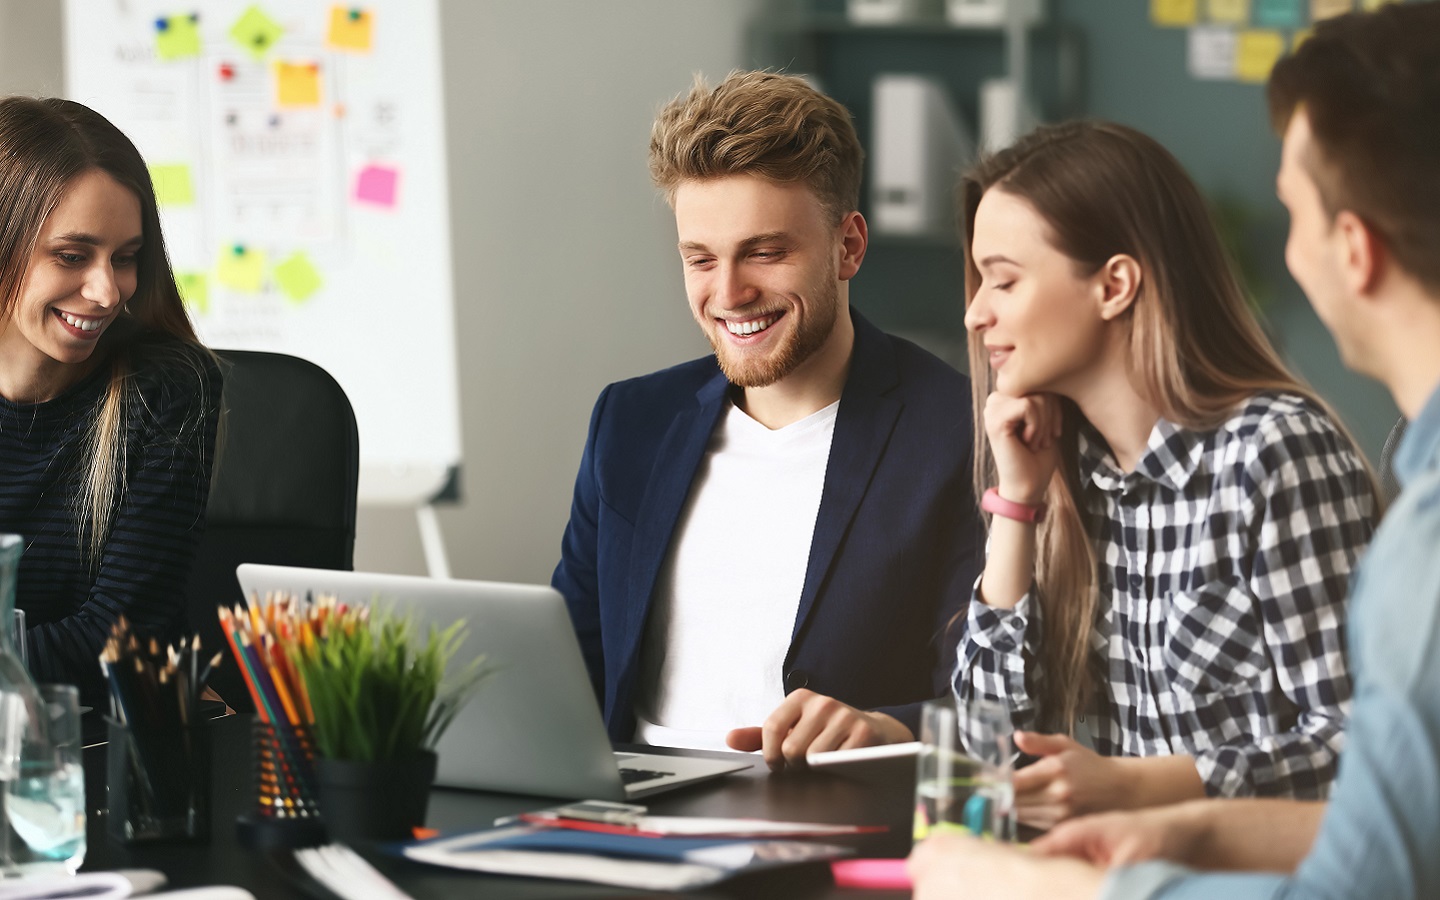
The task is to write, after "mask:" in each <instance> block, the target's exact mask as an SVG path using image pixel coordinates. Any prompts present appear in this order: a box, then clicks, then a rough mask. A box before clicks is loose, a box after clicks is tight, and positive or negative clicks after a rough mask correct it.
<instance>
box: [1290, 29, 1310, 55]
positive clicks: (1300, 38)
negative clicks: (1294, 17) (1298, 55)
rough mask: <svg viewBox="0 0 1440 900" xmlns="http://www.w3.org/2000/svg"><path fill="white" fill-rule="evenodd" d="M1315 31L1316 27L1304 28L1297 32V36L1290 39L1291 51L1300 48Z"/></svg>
mask: <svg viewBox="0 0 1440 900" xmlns="http://www.w3.org/2000/svg"><path fill="white" fill-rule="evenodd" d="M1314 33H1315V29H1313V28H1302V29H1301V30H1299V31H1297V32H1295V36H1294V37H1293V38H1291V39H1290V52H1291V53H1294V52H1295V51H1296V50H1299V49H1300V45H1301V44H1303V43H1305V42H1306V41H1307V40H1309V39H1310V36H1311V35H1312V34H1314Z"/></svg>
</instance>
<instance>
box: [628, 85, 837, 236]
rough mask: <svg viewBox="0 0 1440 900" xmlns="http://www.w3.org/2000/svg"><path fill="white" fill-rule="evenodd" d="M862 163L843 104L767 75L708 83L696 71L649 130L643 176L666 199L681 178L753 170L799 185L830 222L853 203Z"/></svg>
mask: <svg viewBox="0 0 1440 900" xmlns="http://www.w3.org/2000/svg"><path fill="white" fill-rule="evenodd" d="M864 160H865V151H864V150H862V149H861V148H860V139H859V138H858V137H856V135H855V126H854V124H853V123H852V122H851V121H850V113H849V111H848V110H846V109H845V107H844V106H841V105H840V104H839V103H837V102H835V101H834V100H832V99H831V98H829V97H827V96H825V95H824V94H822V93H820V92H819V91H817V90H815V89H814V88H813V87H811V86H810V85H809V83H807V82H806V81H805V80H804V79H803V78H798V77H796V76H793V75H780V74H777V73H775V72H740V71H736V72H731V73H730V74H729V75H728V76H727V77H726V78H725V80H724V81H722V82H720V84H718V85H716V86H715V87H714V88H711V87H710V86H709V85H707V84H706V83H705V79H704V78H703V77H702V76H699V75H697V76H696V77H695V84H694V85H693V86H692V87H691V88H690V93H689V94H686V95H682V96H679V97H676V98H675V99H674V100H672V101H671V102H670V103H668V104H666V106H665V108H664V109H662V110H660V114H659V116H657V117H656V119H655V127H654V128H653V129H652V130H651V132H650V175H651V177H652V178H653V179H654V180H655V184H656V186H657V187H659V188H660V189H661V190H662V191H664V192H665V199H666V200H667V201H669V202H670V203H672V204H673V203H674V200H675V189H676V188H677V187H679V186H680V184H681V182H685V181H704V180H706V179H710V178H721V177H723V176H726V175H755V176H757V177H759V178H763V179H765V180H767V181H773V182H781V183H791V182H801V183H803V184H805V185H806V186H807V187H809V188H810V190H812V191H814V193H815V196H816V197H817V198H818V199H819V200H820V203H821V205H822V206H823V207H824V208H825V210H826V211H827V212H828V213H829V214H830V215H831V216H832V217H833V219H834V221H835V222H836V223H838V222H839V221H840V220H841V219H842V218H844V217H845V216H846V215H847V214H848V213H850V212H851V211H853V210H855V209H857V208H858V207H859V205H860V174H861V167H862V165H863V163H864Z"/></svg>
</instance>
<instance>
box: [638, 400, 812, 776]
mask: <svg viewBox="0 0 1440 900" xmlns="http://www.w3.org/2000/svg"><path fill="white" fill-rule="evenodd" d="M839 408H840V402H839V401H838V400H837V401H836V402H834V403H832V404H830V405H829V406H827V407H825V408H824V409H822V410H820V411H819V412H817V413H814V414H813V415H810V416H807V417H806V418H804V419H801V420H800V421H798V422H795V423H792V424H790V425H787V426H785V427H784V428H780V429H776V430H774V431H771V430H770V429H768V428H766V427H765V426H764V425H761V424H760V423H759V422H756V421H755V420H754V419H752V418H750V417H749V416H748V415H746V414H745V413H744V412H742V411H741V410H740V409H738V408H736V407H735V405H734V404H733V403H731V404H727V408H726V410H725V412H724V413H723V414H722V416H721V420H720V423H719V424H718V425H717V426H716V428H715V432H714V433H713V434H712V435H711V436H710V444H709V446H708V447H707V448H706V453H705V458H704V459H703V460H702V461H701V463H700V468H699V470H698V471H697V472H696V475H695V481H694V482H693V484H692V486H691V488H690V496H689V498H688V499H687V500H686V502H685V508H684V510H683V511H682V512H681V514H680V520H679V522H678V523H677V524H676V528H675V538H674V540H673V541H671V543H670V551H669V553H668V554H667V555H666V558H665V563H664V566H663V567H662V568H661V570H660V575H659V578H658V580H657V582H656V585H655V605H654V608H653V609H652V610H651V613H650V621H649V624H648V626H647V628H646V631H645V638H644V641H643V643H642V645H641V651H640V653H641V655H640V665H641V668H640V685H639V690H638V691H637V692H636V702H635V714H636V722H637V724H636V729H635V740H636V741H637V742H639V743H644V744H653V745H658V746H667V747H696V748H702V749H718V750H725V749H728V747H727V746H726V744H725V734H726V732H728V731H730V729H732V728H738V727H740V726H744V725H760V724H762V723H763V722H764V721H765V717H766V716H768V715H770V713H771V712H772V711H774V709H775V707H776V706H778V705H779V704H780V701H781V700H783V699H784V698H785V688H784V684H783V682H782V678H783V672H782V667H783V666H784V662H785V654H786V653H787V652H788V651H789V649H790V636H791V633H792V632H793V631H794V628H795V614H796V612H797V610H798V609H799V607H800V591H801V589H802V588H803V587H804V584H805V569H806V567H807V565H808V563H809V560H810V540H811V538H812V537H813V536H814V533H815V517H816V515H817V514H818V513H819V511H820V494H821V492H822V490H823V489H824V486H825V467H826V465H827V464H828V462H829V459H830V442H831V439H832V438H833V437H834V436H835V415H836V412H837V411H838V410H839Z"/></svg>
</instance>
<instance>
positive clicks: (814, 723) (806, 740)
mask: <svg viewBox="0 0 1440 900" xmlns="http://www.w3.org/2000/svg"><path fill="white" fill-rule="evenodd" d="M914 739H915V736H914V735H913V734H911V733H910V729H909V728H906V727H905V725H904V724H902V723H901V722H900V721H899V720H898V719H896V718H894V717H893V716H888V715H886V714H885V713H880V712H866V711H865V710H860V709H856V708H855V707H853V706H850V705H848V704H845V703H841V702H840V701H839V700H836V699H835V698H834V697H827V696H825V695H824V694H817V693H815V692H814V691H810V690H805V689H804V688H802V689H800V690H798V691H794V692H793V693H791V694H790V695H789V696H788V697H786V698H785V699H784V701H782V702H781V704H780V705H779V706H777V707H776V708H775V711H774V712H772V713H771V714H770V715H769V717H768V718H766V719H765V724H764V725H760V726H749V727H745V728H736V729H734V730H733V731H731V732H730V733H729V734H728V735H726V737H725V742H726V743H727V744H729V745H730V747H731V748H732V749H735V750H743V751H745V752H747V753H748V752H753V751H756V750H759V751H760V752H761V754H762V755H763V756H764V757H765V764H766V765H768V766H769V767H770V769H771V771H774V772H778V771H780V770H782V769H784V768H785V767H786V766H804V765H805V755H806V754H807V753H820V752H822V751H825V750H849V749H851V748H854V747H873V746H875V745H877V744H898V743H901V742H903V741H913V740H914Z"/></svg>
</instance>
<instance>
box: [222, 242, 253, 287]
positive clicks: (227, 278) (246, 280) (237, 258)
mask: <svg viewBox="0 0 1440 900" xmlns="http://www.w3.org/2000/svg"><path fill="white" fill-rule="evenodd" d="M215 280H216V281H218V282H220V283H221V284H222V285H224V286H225V287H227V288H230V289H231V290H232V291H240V292H241V293H243V294H258V293H260V288H261V287H262V286H263V285H264V284H265V251H264V250H256V249H254V248H251V247H246V246H245V245H244V244H232V245H231V246H228V247H222V248H221V250H220V258H219V259H218V260H217V261H216V263H215Z"/></svg>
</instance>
